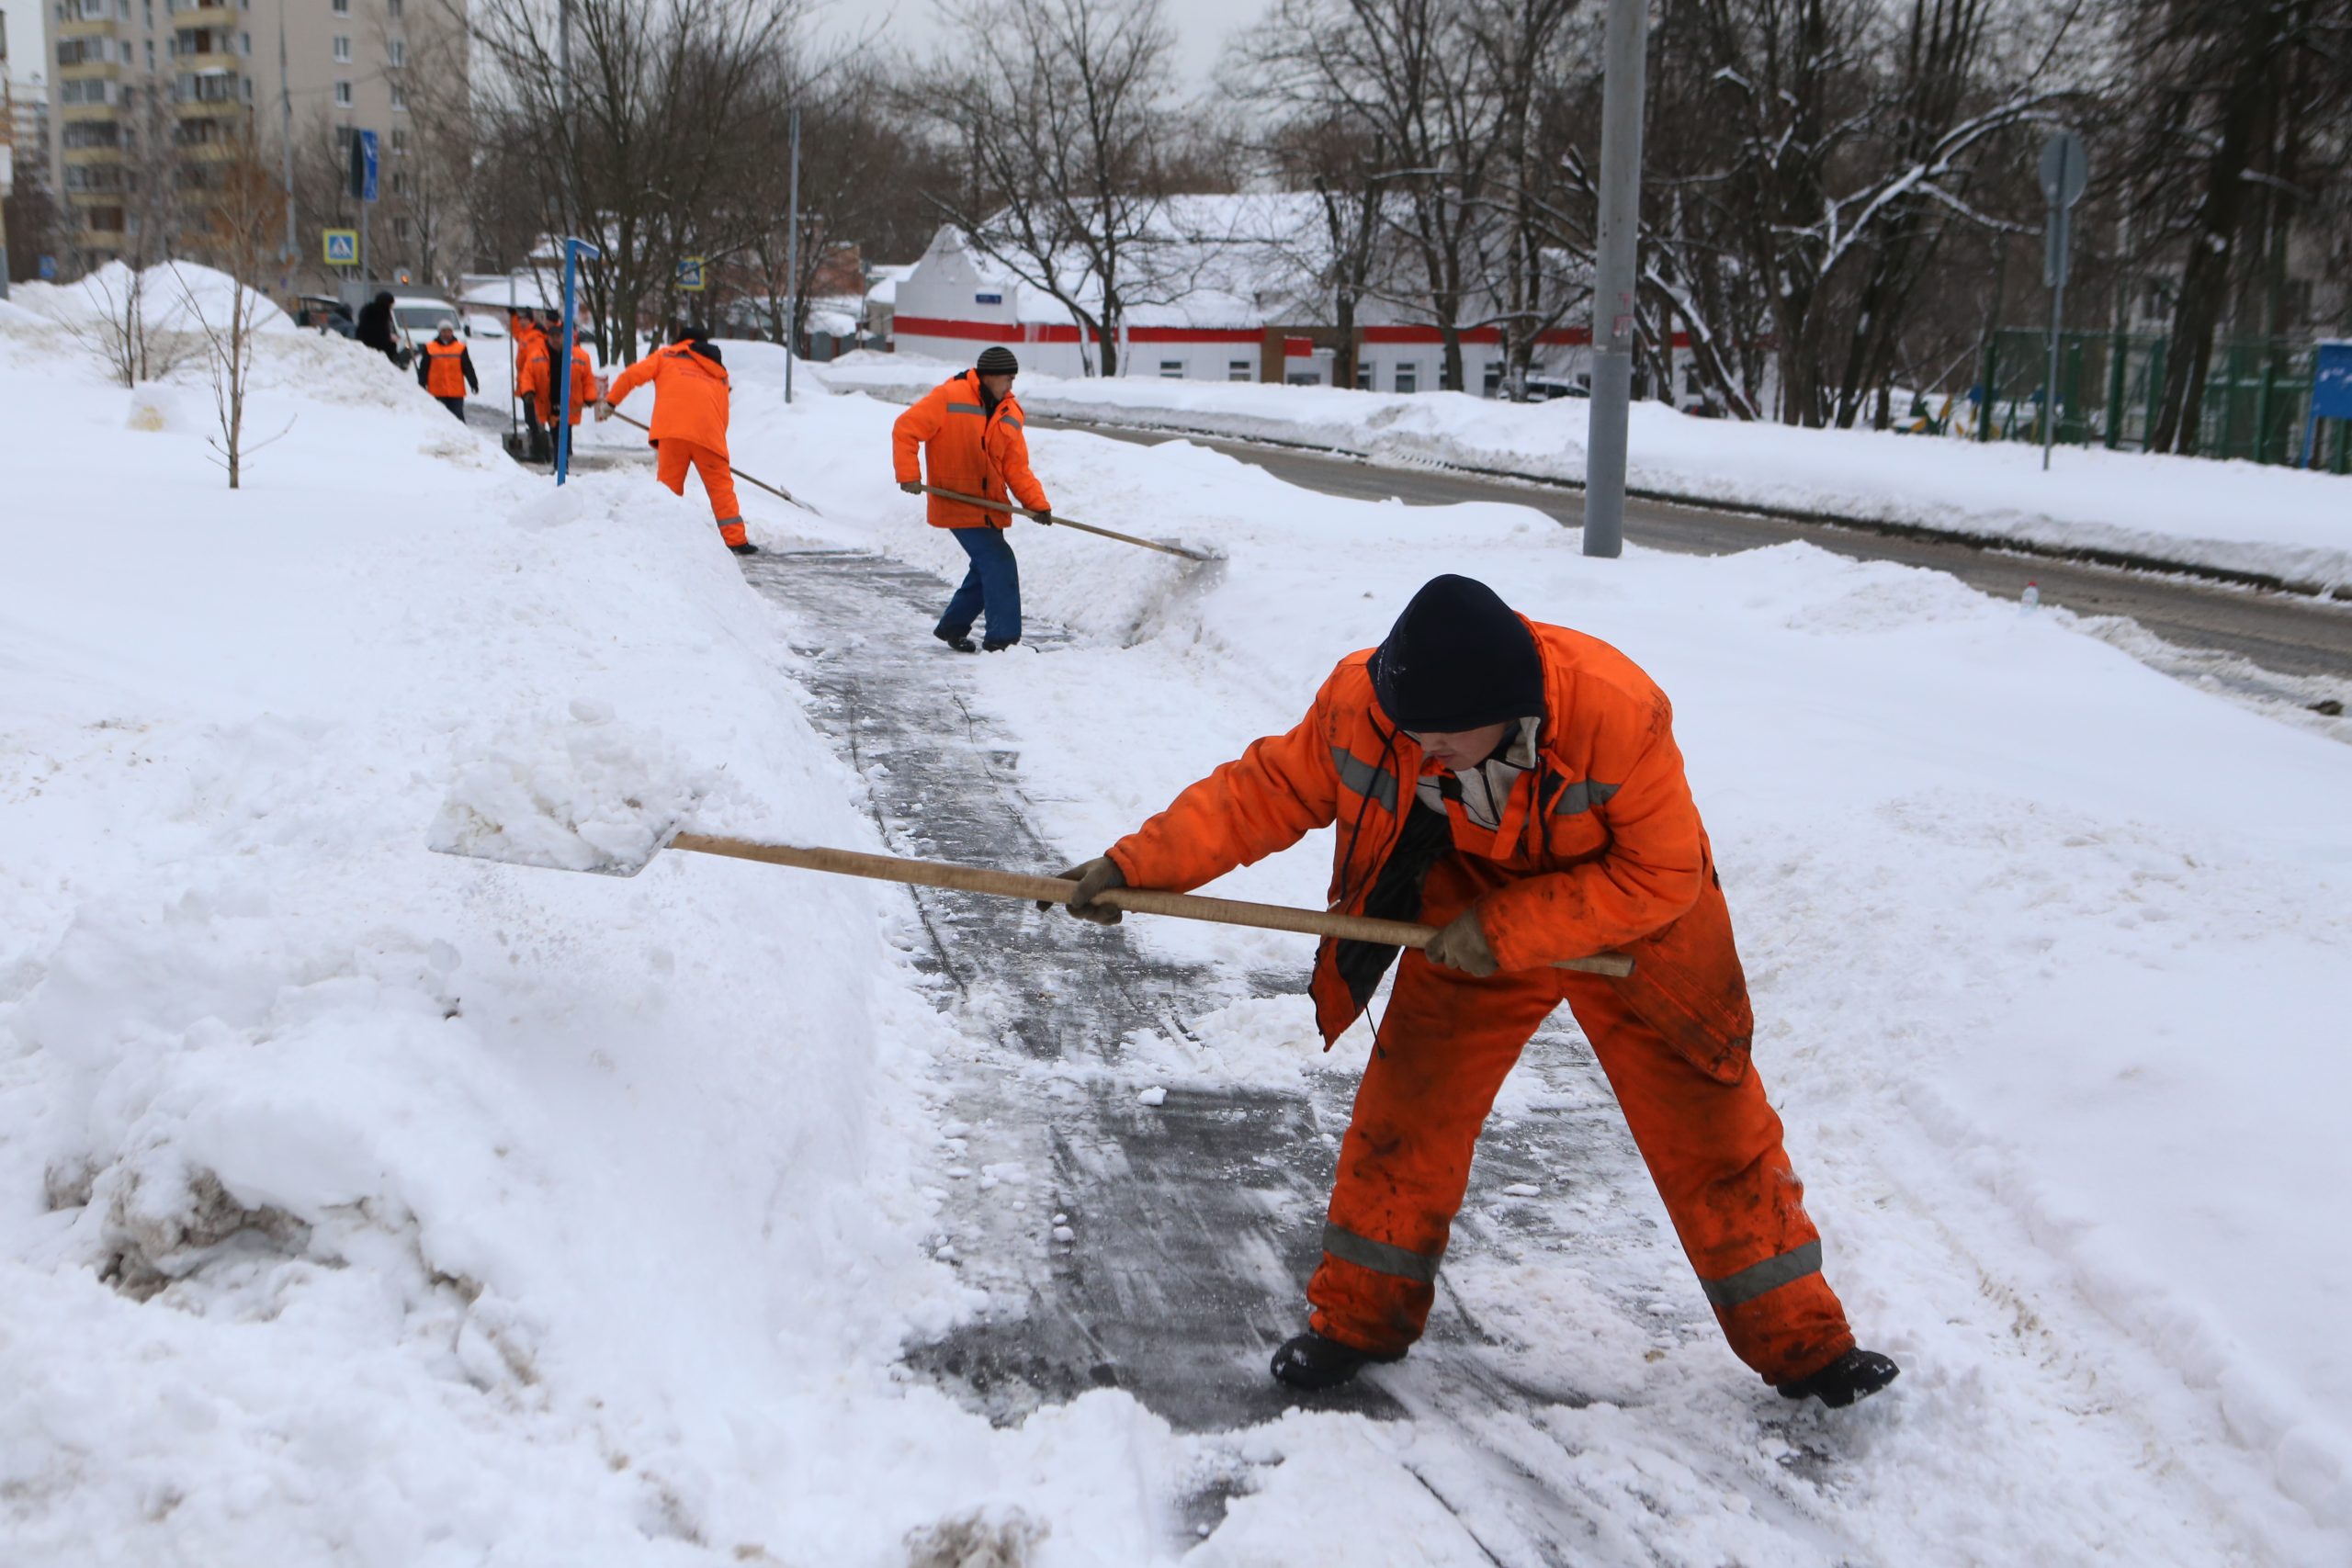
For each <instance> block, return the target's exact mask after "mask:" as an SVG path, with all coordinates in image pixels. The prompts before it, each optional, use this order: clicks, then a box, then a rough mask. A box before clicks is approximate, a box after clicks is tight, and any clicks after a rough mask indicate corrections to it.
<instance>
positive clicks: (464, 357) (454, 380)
mask: <svg viewBox="0 0 2352 1568" xmlns="http://www.w3.org/2000/svg"><path fill="white" fill-rule="evenodd" d="M416 384H417V385H418V386H420V387H422V388H424V389H425V390H426V391H427V392H429V393H431V394H432V395H433V397H434V398H435V400H437V401H438V402H439V403H440V405H441V406H442V407H443V408H445V409H447V410H448V411H449V412H451V413H453V414H456V415H457V416H458V423H460V424H463V423H465V419H466V390H467V389H468V388H471V389H473V390H475V391H477V392H479V391H481V378H480V377H478V376H476V375H475V374H474V356H473V355H470V354H469V353H467V352H466V345H465V344H463V343H462V342H460V341H459V340H458V323H457V321H456V320H455V319H454V318H452V317H448V316H444V317H442V318H441V326H440V330H439V331H438V332H435V333H434V334H433V336H432V337H431V338H429V339H428V340H426V342H425V344H424V349H423V350H422V351H421V352H419V353H418V355H417V356H416Z"/></svg>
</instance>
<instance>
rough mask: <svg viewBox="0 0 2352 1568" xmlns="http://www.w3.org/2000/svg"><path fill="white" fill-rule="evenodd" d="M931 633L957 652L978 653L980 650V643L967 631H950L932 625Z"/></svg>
mask: <svg viewBox="0 0 2352 1568" xmlns="http://www.w3.org/2000/svg"><path fill="white" fill-rule="evenodd" d="M931 635H932V636H933V637H937V638H938V639H939V640H940V641H942V642H944V643H945V644H946V645H947V646H948V647H950V648H952V649H955V650H956V652H958V653H978V652H979V651H980V645H979V644H978V643H977V642H974V641H973V640H972V638H971V635H970V634H969V633H967V632H951V631H946V630H944V629H941V628H938V627H933V630H932V634H931Z"/></svg>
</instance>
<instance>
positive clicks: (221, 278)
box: [14, 261, 300, 333]
mask: <svg viewBox="0 0 2352 1568" xmlns="http://www.w3.org/2000/svg"><path fill="white" fill-rule="evenodd" d="M238 288H239V285H238V283H237V281H236V279H234V278H232V277H231V276H229V275H228V274H227V273H225V272H222V271H220V270H219V269H218V268H215V267H209V266H203V265H198V264H197V263H195V262H157V263H155V264H154V265H152V266H148V267H145V268H142V269H141V270H139V271H137V272H135V273H134V272H133V271H132V270H131V268H130V266H129V265H126V264H125V263H122V262H119V261H110V262H107V264H106V265H103V266H100V267H98V268H96V269H95V270H94V271H92V272H89V273H87V274H85V276H82V277H80V278H77V279H75V280H74V282H72V283H20V284H17V285H16V286H15V289H14V292H15V293H16V295H17V303H19V304H21V305H23V306H24V307H26V308H27V309H28V310H34V311H37V312H39V313H40V314H41V315H44V316H47V317H48V318H50V319H51V320H52V321H60V322H62V323H64V324H66V325H68V326H92V325H96V324H97V323H98V322H101V321H107V320H108V319H110V318H111V319H114V320H120V319H122V317H123V314H124V312H125V311H126V310H128V309H129V306H130V299H131V297H132V295H133V294H134V293H136V294H137V296H138V299H139V309H140V313H141V316H142V317H143V318H144V320H145V322H146V326H147V330H148V331H150V332H162V333H193V332H201V331H202V330H204V328H205V326H206V324H207V323H209V324H210V325H211V327H212V328H213V330H215V331H221V330H225V329H226V328H227V326H228V324H229V317H230V313H231V311H232V309H233V307H234V304H235V301H236V298H237V291H238ZM245 292H246V293H247V294H248V295H249V296H250V297H251V304H250V307H249V308H250V309H251V310H252V311H253V324H254V330H255V331H257V332H266V333H290V332H295V331H298V330H300V329H298V328H297V327H296V326H295V325H294V319H293V318H292V317H290V316H288V314H287V313H286V312H285V311H284V310H279V309H278V308H277V306H276V305H275V304H273V303H271V302H270V300H269V299H268V298H267V297H266V295H263V294H261V293H260V292H259V291H258V290H254V289H247V290H245Z"/></svg>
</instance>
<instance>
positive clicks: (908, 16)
mask: <svg viewBox="0 0 2352 1568" xmlns="http://www.w3.org/2000/svg"><path fill="white" fill-rule="evenodd" d="M46 6H47V0H0V9H5V10H6V12H7V14H8V72H9V74H10V75H12V76H14V77H16V78H17V80H18V81H20V82H21V81H23V80H25V79H26V78H27V77H29V76H31V75H33V74H34V73H36V72H39V73H40V75H41V77H42V79H43V80H44V81H46V80H47V79H48V73H47V72H45V71H42V70H41V64H42V47H41V45H42V37H41V15H42V12H43V11H44V10H45V9H46ZM1265 8H1266V0H1169V3H1168V16H1169V18H1170V23H1171V25H1172V26H1173V27H1174V28H1175V29H1176V39H1177V55H1178V69H1179V70H1180V71H1181V72H1182V76H1183V81H1182V87H1183V88H1184V90H1185V91H1187V92H1190V91H1192V90H1193V89H1194V88H1197V87H1204V86H1206V85H1208V80H1209V73H1210V71H1211V69H1212V68H1213V67H1214V66H1215V65H1216V53H1217V49H1218V47H1219V45H1221V44H1222V43H1223V42H1224V41H1225V35H1226V34H1227V33H1228V32H1230V31H1232V30H1233V29H1234V28H1238V27H1242V26H1246V25H1247V24H1249V23H1250V22H1253V21H1255V20H1257V19H1258V17H1259V16H1260V14H1261V13H1262V12H1263V11H1264V10H1265ZM880 9H882V6H877V5H872V4H868V3H866V0H833V3H832V4H831V6H830V7H829V8H828V11H829V14H828V16H827V17H826V20H825V22H824V24H823V25H824V27H825V28H828V29H829V30H833V31H854V30H856V28H857V26H858V24H859V20H860V19H861V18H864V17H870V16H872V15H873V14H874V13H875V12H876V11H878V10H880ZM937 28H938V24H937V22H936V20H935V17H934V15H933V11H932V7H931V0H897V4H896V5H895V6H893V7H892V8H891V16H890V21H889V25H888V28H887V29H886V33H885V36H887V37H888V39H890V40H891V41H892V42H894V43H897V44H899V45H900V46H901V47H903V48H907V49H910V50H912V51H915V52H916V53H917V54H928V53H929V52H931V45H932V40H933V37H934V36H935V34H936V32H937Z"/></svg>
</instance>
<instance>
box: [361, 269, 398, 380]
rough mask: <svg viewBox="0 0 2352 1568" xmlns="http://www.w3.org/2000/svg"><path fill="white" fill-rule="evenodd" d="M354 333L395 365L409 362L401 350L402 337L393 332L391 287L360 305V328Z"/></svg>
mask: <svg viewBox="0 0 2352 1568" xmlns="http://www.w3.org/2000/svg"><path fill="white" fill-rule="evenodd" d="M352 335H353V336H355V337H356V338H357V339H358V340H359V341H360V342H361V343H363V344H367V345H368V347H369V348H372V349H374V350H375V351H376V352H377V353H379V354H380V355H383V356H384V357H385V358H387V359H389V360H390V361H391V362H392V363H393V364H395V365H401V366H405V365H406V364H407V363H408V355H405V354H403V353H401V344H400V339H399V338H398V337H397V336H396V335H394V333H393V332H392V291H391V290H390V289H389V288H387V289H383V290H381V291H380V292H379V293H378V294H377V296H376V298H375V299H371V300H369V301H368V303H367V304H365V305H362V306H361V307H359V330H358V331H357V332H356V333H353V334H352Z"/></svg>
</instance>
